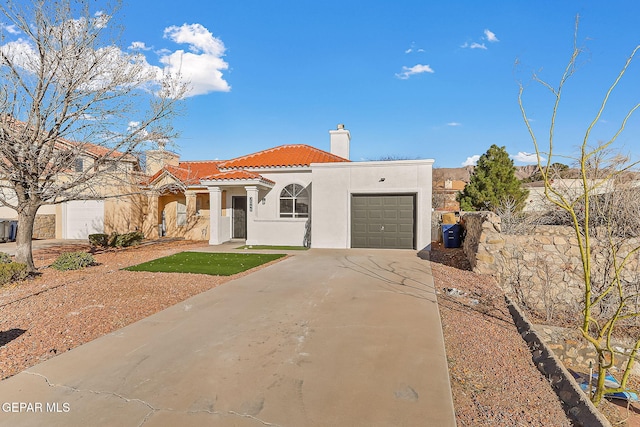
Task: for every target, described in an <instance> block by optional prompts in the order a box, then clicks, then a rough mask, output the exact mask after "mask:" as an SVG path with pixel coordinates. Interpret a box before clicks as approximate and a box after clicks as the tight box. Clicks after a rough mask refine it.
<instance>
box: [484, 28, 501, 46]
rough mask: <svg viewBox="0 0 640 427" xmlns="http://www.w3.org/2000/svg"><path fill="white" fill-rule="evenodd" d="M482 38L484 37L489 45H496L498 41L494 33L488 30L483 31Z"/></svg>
mask: <svg viewBox="0 0 640 427" xmlns="http://www.w3.org/2000/svg"><path fill="white" fill-rule="evenodd" d="M484 36H485V37H486V39H487V41H488V42H490V43H497V42H499V41H500V40H498V38H497V37H496V35H495V33H494V32H492V31H490V30H484Z"/></svg>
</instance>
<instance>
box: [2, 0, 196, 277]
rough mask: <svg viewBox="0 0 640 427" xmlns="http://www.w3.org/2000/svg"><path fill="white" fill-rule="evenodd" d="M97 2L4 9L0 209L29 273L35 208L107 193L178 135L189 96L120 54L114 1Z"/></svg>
mask: <svg viewBox="0 0 640 427" xmlns="http://www.w3.org/2000/svg"><path fill="white" fill-rule="evenodd" d="M96 4H97V3H96V2H94V1H90V0H61V1H55V2H52V1H47V0H30V1H17V0H8V1H4V2H3V3H2V4H0V13H1V15H0V16H2V17H3V20H4V21H5V23H4V24H3V26H2V27H1V28H2V31H1V32H0V203H3V204H4V205H7V206H9V207H11V208H13V209H15V210H16V211H17V213H18V221H19V226H18V233H17V253H16V260H17V261H19V262H23V263H25V264H27V266H28V269H29V271H31V272H35V267H34V264H33V255H32V246H31V236H32V232H33V224H34V219H35V217H36V213H37V211H38V209H39V208H40V207H41V206H43V205H45V204H56V203H62V202H65V201H69V200H77V199H88V198H99V197H100V195H101V194H104V188H105V186H112V185H115V183H114V181H113V180H114V179H115V178H116V177H118V176H123V173H124V175H127V173H126V172H127V171H128V170H131V169H132V165H134V164H135V163H136V161H137V155H138V154H139V153H140V151H141V150H143V149H144V148H145V146H146V145H147V144H149V143H150V141H152V140H154V139H155V140H159V138H160V136H162V141H165V140H166V139H167V138H170V137H172V136H174V132H173V130H172V128H171V125H170V119H171V118H172V117H173V116H174V115H175V113H176V112H177V109H176V107H177V105H178V104H177V103H178V102H179V100H180V99H181V98H182V97H183V96H184V94H185V91H186V89H187V87H186V84H185V83H184V82H182V81H181V80H180V78H179V76H175V75H173V76H172V75H168V74H166V73H163V70H162V69H160V68H158V67H154V66H151V65H150V64H148V63H147V62H146V60H145V58H144V57H143V56H141V55H137V54H129V53H126V52H124V51H123V50H121V49H120V48H119V47H118V44H117V43H118V40H119V32H118V29H117V28H116V26H115V25H114V23H113V18H114V14H115V13H116V12H117V11H118V10H119V8H120V3H119V2H118V1H117V2H116V5H115V6H114V7H112V8H110V9H109V10H106V9H98V10H94V9H92V7H96V6H95V5H96ZM16 34H17V36H16ZM81 161H84V162H85V163H86V162H87V161H89V162H90V163H91V164H90V165H89V167H87V165H86V164H84V165H79V162H81ZM127 164H128V165H129V166H126V165H127ZM116 172H120V173H116ZM128 176H130V174H129V175H128Z"/></svg>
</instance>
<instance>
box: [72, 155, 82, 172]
mask: <svg viewBox="0 0 640 427" xmlns="http://www.w3.org/2000/svg"><path fill="white" fill-rule="evenodd" d="M73 170H74V172H82V171H83V170H84V160H82V157H76V158H75V159H74V160H73Z"/></svg>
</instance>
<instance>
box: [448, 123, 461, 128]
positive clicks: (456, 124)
mask: <svg viewBox="0 0 640 427" xmlns="http://www.w3.org/2000/svg"><path fill="white" fill-rule="evenodd" d="M447 126H451V127H456V126H462V123H458V122H449V123H447Z"/></svg>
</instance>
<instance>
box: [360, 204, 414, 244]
mask: <svg viewBox="0 0 640 427" xmlns="http://www.w3.org/2000/svg"><path fill="white" fill-rule="evenodd" d="M351 200H352V203H351V209H352V210H351V247H354V248H405V249H413V248H414V247H415V244H414V241H415V196H414V195H393V194H389V195H353V196H352V198H351Z"/></svg>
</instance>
